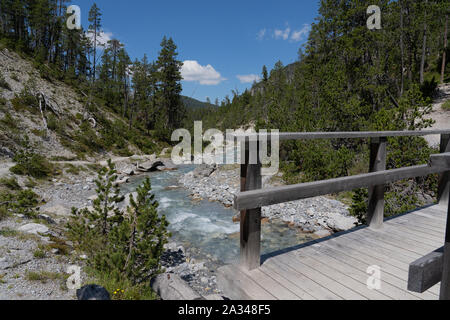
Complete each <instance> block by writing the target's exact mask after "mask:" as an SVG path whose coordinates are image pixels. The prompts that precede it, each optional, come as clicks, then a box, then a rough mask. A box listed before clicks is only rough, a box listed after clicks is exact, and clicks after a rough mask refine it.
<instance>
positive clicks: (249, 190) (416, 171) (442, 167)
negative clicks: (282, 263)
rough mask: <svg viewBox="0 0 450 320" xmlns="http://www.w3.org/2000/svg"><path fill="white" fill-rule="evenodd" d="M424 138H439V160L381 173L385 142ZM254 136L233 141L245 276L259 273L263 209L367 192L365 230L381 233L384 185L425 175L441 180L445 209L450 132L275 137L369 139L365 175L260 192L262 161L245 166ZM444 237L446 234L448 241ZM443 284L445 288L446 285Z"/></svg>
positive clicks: (285, 136) (283, 136)
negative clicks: (237, 152) (238, 152)
mask: <svg viewBox="0 0 450 320" xmlns="http://www.w3.org/2000/svg"><path fill="white" fill-rule="evenodd" d="M427 135H441V144H440V152H441V154H438V155H433V156H432V158H431V161H430V163H429V164H427V165H419V166H413V167H408V168H400V169H394V170H386V149H387V138H388V137H411V136H427ZM259 136H260V135H258V134H249V135H244V136H240V137H238V140H240V141H241V142H242V143H243V144H245V164H242V165H241V193H239V194H237V195H236V196H235V200H234V208H235V209H236V210H239V211H241V257H240V263H241V266H242V267H244V268H246V269H247V270H253V269H256V268H259V267H260V263H261V208H262V207H264V206H270V205H274V204H279V203H284V202H289V201H296V200H301V199H306V198H312V197H317V196H322V195H327V194H333V193H338V192H342V191H349V190H353V189H357V188H366V187H367V188H369V207H368V212H367V219H366V220H367V224H368V225H369V226H370V227H371V228H375V229H376V228H382V226H383V221H384V190H385V185H386V184H387V183H391V182H395V181H399V180H403V179H410V178H415V177H420V176H427V175H430V174H440V178H439V188H438V202H439V204H440V205H445V206H449V207H450V204H449V202H450V160H448V159H449V157H450V129H449V130H427V131H389V132H316V133H280V134H279V135H277V137H278V138H279V139H280V141H285V140H311V139H357V138H369V139H371V141H370V173H368V174H361V175H356V176H350V177H344V178H338V179H332V180H326V181H317V182H310V183H304V184H297V185H291V186H283V187H278V188H270V189H264V190H263V189H261V188H262V176H261V170H262V165H261V161H260V159H259V156H257V157H256V158H258V161H250V159H255V155H252V154H251V152H250V151H249V150H250V149H251V147H250V143H251V141H255V140H256V141H259V139H258V138H259ZM264 138H268V139H270V138H271V136H270V135H266V137H264ZM258 150H259V145H258ZM252 151H253V150H252ZM258 153H259V152H258ZM253 163H256V164H253ZM449 209H450V208H449ZM449 220H450V219H449ZM448 223H449V225H450V221H448ZM449 228H450V226H449V227H448V228H447V229H448V233H450V231H449ZM449 237H450V234H449V236H447V238H449ZM448 251H449V252H448V255H449V258H448V259H450V248H449V250H448ZM447 266H448V263H447ZM448 272H449V273H450V270H448ZM447 278H448V277H447ZM448 282H449V283H450V281H448ZM447 286H449V284H447ZM449 291H450V289H449ZM449 298H450V297H449Z"/></svg>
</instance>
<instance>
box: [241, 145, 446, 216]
mask: <svg viewBox="0 0 450 320" xmlns="http://www.w3.org/2000/svg"><path fill="white" fill-rule="evenodd" d="M446 155H447V158H444V157H440V156H441V155H436V156H433V157H432V162H431V163H430V164H428V165H420V166H413V167H407V168H400V169H393V170H386V171H378V172H374V173H367V174H361V175H355V176H350V177H343V178H337V179H330V180H323V181H317V182H309V183H302V184H296V185H290V186H283V187H278V188H270V189H260V190H253V191H246V192H241V193H238V194H237V195H235V197H234V208H235V209H236V210H247V209H255V208H259V207H265V206H270V205H274V204H279V203H284V202H290V201H296V200H302V199H307V198H313V197H318V196H323V195H327V194H334V193H338V192H342V191H349V190H354V189H359V188H364V187H375V186H377V185H381V184H386V183H391V182H395V181H400V180H404V179H411V178H416V177H423V176H428V175H430V174H436V173H443V172H446V171H450V161H447V160H446V159H450V153H447V154H446ZM433 159H434V160H433ZM438 160H439V161H438Z"/></svg>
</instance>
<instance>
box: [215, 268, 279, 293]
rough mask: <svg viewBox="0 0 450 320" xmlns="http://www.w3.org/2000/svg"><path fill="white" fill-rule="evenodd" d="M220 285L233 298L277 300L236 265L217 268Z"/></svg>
mask: <svg viewBox="0 0 450 320" xmlns="http://www.w3.org/2000/svg"><path fill="white" fill-rule="evenodd" d="M217 282H218V285H219V287H220V288H221V289H222V290H223V291H224V292H226V294H227V295H228V297H229V298H231V299H233V300H276V298H275V297H274V296H273V295H272V294H270V293H269V292H268V291H267V290H266V289H265V288H263V287H261V286H260V285H259V284H258V283H256V282H255V281H253V280H252V279H251V278H249V277H248V276H247V275H246V274H244V273H242V271H241V270H240V269H239V268H238V267H236V266H224V267H221V268H219V269H218V270H217Z"/></svg>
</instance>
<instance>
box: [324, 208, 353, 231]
mask: <svg viewBox="0 0 450 320" xmlns="http://www.w3.org/2000/svg"><path fill="white" fill-rule="evenodd" d="M357 222H358V220H357V219H356V218H354V217H352V216H344V215H343V214H340V213H337V212H332V213H330V214H328V218H327V219H326V224H327V227H328V228H330V229H331V230H333V231H334V232H341V231H347V230H350V229H353V228H354V227H355V226H356V225H357Z"/></svg>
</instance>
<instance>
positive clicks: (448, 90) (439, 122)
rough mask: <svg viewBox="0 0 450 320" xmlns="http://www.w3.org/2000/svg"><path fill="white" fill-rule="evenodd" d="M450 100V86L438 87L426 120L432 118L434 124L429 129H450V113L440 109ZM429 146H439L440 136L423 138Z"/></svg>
mask: <svg viewBox="0 0 450 320" xmlns="http://www.w3.org/2000/svg"><path fill="white" fill-rule="evenodd" d="M448 100H450V84H447V85H443V86H440V87H439V96H438V98H437V99H436V100H435V102H434V103H433V112H432V113H431V115H430V116H428V118H432V119H433V120H434V121H436V123H435V124H434V125H433V126H432V128H431V129H435V130H442V129H450V111H445V110H443V109H442V105H443V104H444V103H445V102H446V101H448ZM425 139H426V140H427V141H428V143H429V144H430V145H431V146H434V147H435V146H439V144H440V141H441V138H440V136H428V137H425Z"/></svg>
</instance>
